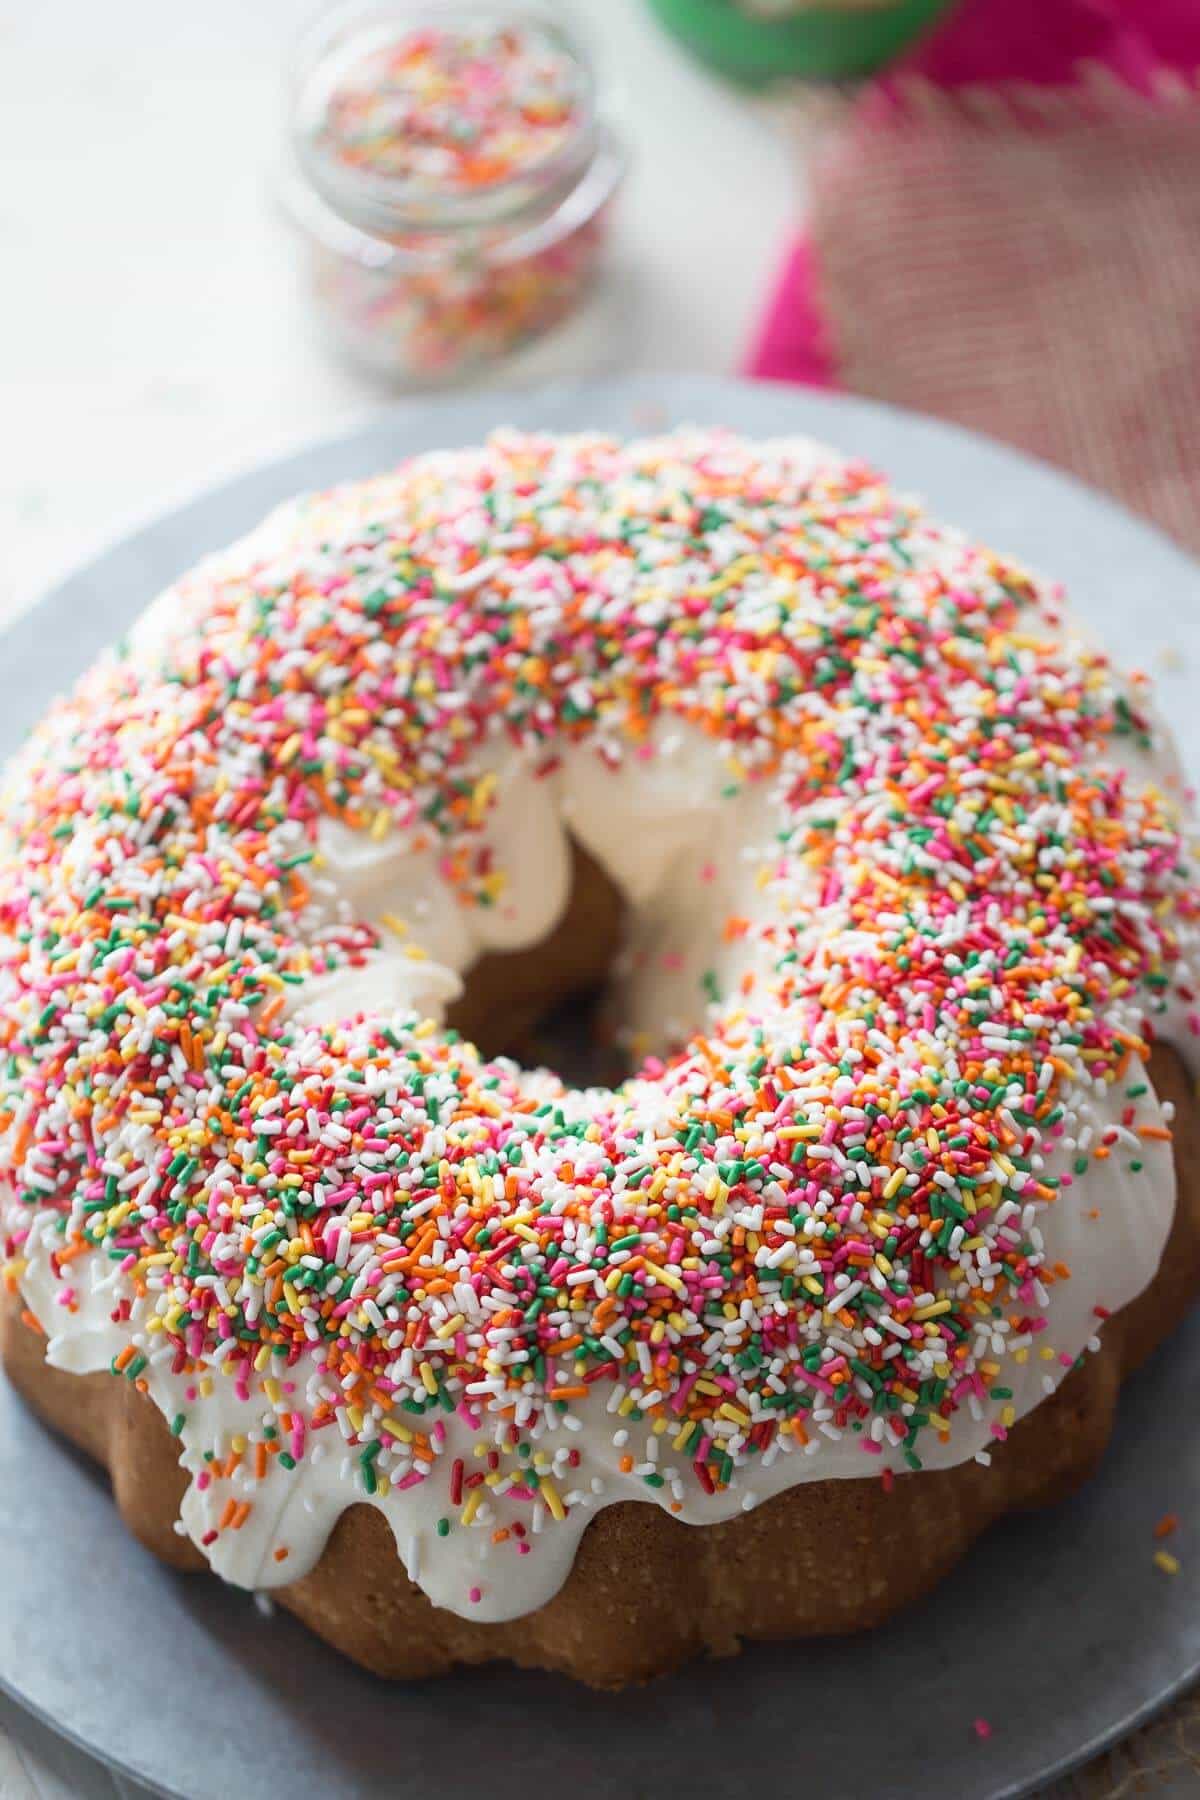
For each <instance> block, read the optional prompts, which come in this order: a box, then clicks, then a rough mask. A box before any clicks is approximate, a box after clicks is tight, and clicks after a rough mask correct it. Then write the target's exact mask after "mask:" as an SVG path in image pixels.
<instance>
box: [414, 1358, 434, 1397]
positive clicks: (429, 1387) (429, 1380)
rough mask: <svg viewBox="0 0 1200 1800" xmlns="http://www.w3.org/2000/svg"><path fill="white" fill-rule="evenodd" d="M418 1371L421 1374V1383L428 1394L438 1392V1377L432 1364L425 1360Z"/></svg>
mask: <svg viewBox="0 0 1200 1800" xmlns="http://www.w3.org/2000/svg"><path fill="white" fill-rule="evenodd" d="M418 1373H419V1374H420V1377H421V1385H422V1386H423V1387H424V1389H425V1392H426V1393H427V1394H436V1393H437V1391H438V1386H437V1378H436V1376H435V1375H434V1373H433V1368H432V1365H431V1364H429V1363H427V1362H423V1363H422V1364H421V1365H420V1368H419V1370H418Z"/></svg>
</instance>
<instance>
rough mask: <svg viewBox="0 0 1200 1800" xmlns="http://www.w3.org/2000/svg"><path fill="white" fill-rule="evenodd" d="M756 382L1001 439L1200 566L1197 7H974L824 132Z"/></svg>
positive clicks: (1010, 1)
mask: <svg viewBox="0 0 1200 1800" xmlns="http://www.w3.org/2000/svg"><path fill="white" fill-rule="evenodd" d="M749 370H750V372H751V373H752V374H756V375H761V376H767V377H774V378H776V379H785V380H794V381H806V382H811V383H815V384H817V385H821V386H836V387H844V388H847V389H850V390H852V391H853V392H855V393H859V394H867V395H871V396H873V397H875V398H878V399H881V400H888V401H893V402H895V403H897V404H900V405H904V406H910V407H915V408H917V409H919V410H920V411H923V412H929V413H935V414H939V415H941V416H942V417H944V418H947V419H953V420H955V421H957V422H959V423H961V424H964V425H969V426H973V427H975V428H976V429H977V430H981V431H985V432H990V433H991V434H992V435H994V436H996V437H999V438H1004V439H1007V440H1008V441H1009V442H1010V443H1013V444H1017V445H1020V446H1022V447H1023V448H1025V449H1027V450H1031V451H1033V452H1034V453H1035V454H1037V455H1039V456H1044V457H1047V458H1048V459H1049V460H1050V461H1052V462H1057V463H1060V464H1062V465H1064V466H1065V467H1067V468H1070V469H1073V470H1074V471H1075V472H1076V473H1077V474H1079V475H1081V476H1083V477H1084V478H1085V479H1087V480H1089V481H1092V482H1095V483H1096V484H1097V485H1098V486H1101V487H1104V488H1107V489H1109V490H1110V491H1111V492H1112V493H1114V494H1117V495H1118V496H1120V498H1122V499H1123V500H1125V501H1126V502H1127V503H1128V504H1129V505H1131V506H1133V507H1135V508H1137V509H1138V510H1140V511H1141V512H1143V513H1146V514H1148V515H1149V516H1150V517H1151V518H1152V519H1154V520H1156V521H1157V522H1158V523H1159V524H1160V525H1162V526H1164V527H1165V528H1166V529H1167V530H1168V531H1171V532H1173V533H1174V534H1175V535H1176V536H1177V537H1179V538H1180V539H1182V540H1183V541H1184V542H1185V543H1187V544H1189V545H1191V546H1192V547H1193V548H1196V549H1200V0H1124V3H1122V0H964V4H963V5H962V6H961V7H960V8H959V9H958V10H956V11H955V12H954V13H952V14H951V15H950V18H949V19H948V20H947V22H946V23H945V24H944V25H943V26H942V27H941V28H940V29H939V30H938V31H937V32H936V33H935V35H934V36H933V37H931V38H929V39H927V40H926V41H925V42H923V43H922V44H921V45H920V46H918V48H917V49H916V50H915V51H914V52H913V53H912V54H911V55H910V56H908V57H907V58H906V59H905V60H904V62H903V63H901V64H898V65H896V66H895V67H894V68H893V69H892V70H890V71H889V72H888V74H887V75H885V76H884V77H882V78H880V79H878V80H876V81H874V82H873V83H871V85H870V86H868V87H867V88H865V89H864V90H863V91H862V92H861V93H860V94H859V95H858V96H857V97H856V98H855V99H854V100H853V102H852V103H851V104H850V105H849V107H848V108H847V110H846V112H845V113H844V114H843V115H842V117H841V119H840V122H839V123H838V124H837V125H836V126H834V127H833V128H831V130H830V131H829V132H828V134H827V136H826V138H825V140H824V142H823V144H822V146H821V148H820V149H819V150H818V153H817V157H816V160H815V166H814V168H813V172H812V202H811V207H810V212H809V217H808V221H807V225H806V228H805V233H804V236H803V238H802V239H801V241H800V242H799V243H798V244H797V245H796V246H795V248H794V249H793V250H792V252H791V254H790V255H789V257H788V259H787V262H786V265H785V267H784V270H783V273H782V277H781V280H780V282H779V285H778V288H777V291H776V293H775V295H774V298H773V300H772V302H771V305H770V307H769V310H768V313H767V316H766V319H765V321H764V324H763V327H762V331H761V334H760V337H759V341H758V342H757V344H756V345H755V347H754V349H753V352H752V354H751V357H750V361H749Z"/></svg>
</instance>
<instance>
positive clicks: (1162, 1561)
mask: <svg viewBox="0 0 1200 1800" xmlns="http://www.w3.org/2000/svg"><path fill="white" fill-rule="evenodd" d="M1154 1560H1155V1562H1156V1563H1157V1564H1158V1566H1159V1568H1160V1569H1161V1570H1162V1572H1163V1574H1164V1575H1178V1573H1179V1558H1178V1557H1177V1556H1172V1555H1171V1552H1170V1551H1169V1550H1156V1551H1155V1552H1154Z"/></svg>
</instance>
